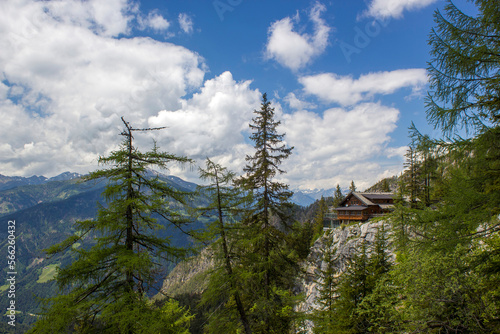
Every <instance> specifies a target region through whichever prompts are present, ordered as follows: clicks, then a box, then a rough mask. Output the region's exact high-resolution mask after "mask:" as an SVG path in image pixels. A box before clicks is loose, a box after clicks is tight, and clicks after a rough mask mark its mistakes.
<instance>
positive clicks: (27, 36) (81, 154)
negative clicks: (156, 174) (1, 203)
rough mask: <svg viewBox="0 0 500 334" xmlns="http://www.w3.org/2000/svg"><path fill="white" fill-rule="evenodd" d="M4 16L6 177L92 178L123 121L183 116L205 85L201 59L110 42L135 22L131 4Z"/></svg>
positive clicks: (144, 43)
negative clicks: (178, 112) (73, 174)
mask: <svg viewBox="0 0 500 334" xmlns="http://www.w3.org/2000/svg"><path fill="white" fill-rule="evenodd" d="M76 6H80V7H79V8H78V10H75V7H76ZM112 6H115V7H112ZM1 7H2V10H0V32H1V33H0V48H1V50H2V52H1V53H0V68H1V69H2V74H1V81H2V85H0V117H1V118H2V127H3V130H2V131H1V132H0V142H2V143H4V144H3V145H2V146H1V147H0V151H1V153H2V154H1V155H0V170H1V171H2V173H4V174H8V175H32V174H38V175H40V174H43V175H48V176H50V175H54V174H57V173H60V172H63V171H66V170H72V171H77V172H85V171H88V170H90V169H93V168H95V166H96V159H97V157H98V155H102V154H107V153H108V152H109V150H111V149H114V148H116V145H117V144H118V143H119V142H120V138H119V136H117V134H119V133H120V130H121V128H122V124H121V121H120V117H121V116H125V118H126V119H127V120H128V121H130V122H131V123H132V124H133V125H134V126H136V127H141V126H144V125H146V124H147V119H148V118H149V117H150V116H153V115H157V113H158V111H160V110H164V109H170V110H175V109H177V108H179V107H180V106H181V105H182V97H183V96H184V95H186V94H187V93H188V92H192V91H195V90H197V89H198V88H199V87H200V86H201V85H202V84H203V80H204V75H205V65H204V61H203V59H202V58H201V57H200V56H199V55H198V54H196V53H194V52H192V51H190V50H188V49H186V48H184V47H180V46H177V45H173V44H171V43H162V42H158V41H155V40H152V39H150V38H125V37H121V38H119V39H117V38H114V36H117V35H119V34H126V33H127V32H128V31H129V29H131V27H130V22H131V19H130V16H133V15H139V13H135V12H134V11H135V10H136V8H134V7H133V6H130V5H129V4H128V3H127V2H126V1H109V2H108V1H105V2H104V1H71V0H68V1H22V2H17V1H12V2H11V1H9V2H3V3H2V5H1ZM114 16H115V18H117V19H116V21H115V22H113V23H110V22H108V19H109V18H110V17H114ZM146 142H147V145H148V146H150V144H151V142H150V139H147V138H146V139H144V143H146Z"/></svg>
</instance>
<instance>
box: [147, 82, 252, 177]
mask: <svg viewBox="0 0 500 334" xmlns="http://www.w3.org/2000/svg"><path fill="white" fill-rule="evenodd" d="M250 83H251V81H243V82H236V81H235V80H234V79H233V76H232V74H231V73H230V72H224V73H222V74H221V75H219V76H217V77H215V78H214V79H211V80H207V81H206V82H205V84H204V85H203V87H202V88H201V91H200V92H199V93H196V94H194V95H193V97H192V98H191V99H188V100H183V101H182V105H181V106H180V108H178V109H172V110H162V111H160V112H159V113H158V114H157V115H156V116H152V117H150V118H149V119H148V125H150V126H154V127H159V126H167V127H168V129H167V131H162V132H161V133H160V134H158V136H159V138H160V141H161V142H164V143H169V149H172V150H173V151H174V152H179V153H182V154H186V155H188V156H189V157H191V158H194V159H197V160H204V159H205V158H206V157H211V158H213V159H214V160H216V161H218V162H219V163H226V164H227V166H228V167H229V168H230V169H233V170H235V171H236V170H240V169H241V168H242V167H243V166H244V159H245V154H246V153H248V148H249V147H250V146H248V145H245V134H246V133H247V132H248V123H249V121H250V120H251V118H252V117H253V110H255V109H258V107H259V104H260V99H261V94H260V93H259V91H258V90H252V89H250V87H249V86H250ZM242 152H243V154H242Z"/></svg>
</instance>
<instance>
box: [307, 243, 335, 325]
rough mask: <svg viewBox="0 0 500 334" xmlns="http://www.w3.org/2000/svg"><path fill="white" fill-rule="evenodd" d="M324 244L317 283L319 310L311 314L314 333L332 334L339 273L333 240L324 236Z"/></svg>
mask: <svg viewBox="0 0 500 334" xmlns="http://www.w3.org/2000/svg"><path fill="white" fill-rule="evenodd" d="M326 238H327V239H326V242H325V243H324V246H325V247H324V248H323V249H322V263H323V264H324V266H322V268H320V273H319V277H318V278H319V280H318V281H317V283H318V286H319V288H318V292H319V296H318V303H319V306H320V308H319V309H318V310H316V311H315V312H314V314H313V319H314V333H332V331H333V329H334V328H335V322H336V320H337V319H336V308H335V300H336V299H337V297H338V292H337V289H338V276H339V274H340V273H339V272H338V269H337V267H336V263H335V261H336V260H337V257H336V255H337V254H336V252H337V250H336V248H334V247H333V238H332V237H330V236H326Z"/></svg>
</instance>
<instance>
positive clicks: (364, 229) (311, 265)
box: [298, 221, 385, 333]
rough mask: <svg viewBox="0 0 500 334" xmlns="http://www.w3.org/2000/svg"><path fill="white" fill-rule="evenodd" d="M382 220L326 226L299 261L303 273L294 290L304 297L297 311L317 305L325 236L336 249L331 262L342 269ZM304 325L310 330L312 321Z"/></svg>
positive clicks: (380, 224)
mask: <svg viewBox="0 0 500 334" xmlns="http://www.w3.org/2000/svg"><path fill="white" fill-rule="evenodd" d="M384 224H385V222H384V221H378V222H367V223H364V224H355V225H349V226H341V227H338V228H335V229H333V230H327V231H326V232H325V233H324V234H323V236H322V237H320V238H318V240H316V242H315V243H314V245H313V246H312V248H311V252H310V254H309V256H308V257H307V260H306V262H305V263H304V264H303V269H304V271H305V272H306V274H305V276H304V277H303V278H302V279H301V280H300V281H299V286H298V290H299V291H300V292H301V293H304V295H305V301H304V302H303V303H301V304H300V305H299V306H298V310H299V311H302V312H306V313H310V312H312V311H313V310H315V309H317V308H318V303H317V299H318V296H319V291H318V283H319V280H320V270H321V269H325V268H326V263H325V262H324V261H323V259H322V253H323V250H324V249H325V247H326V246H325V245H326V244H327V242H326V241H327V239H328V238H332V239H333V243H332V246H331V247H332V248H336V249H337V252H336V254H337V258H336V260H335V263H334V265H335V267H336V268H338V269H339V271H341V272H343V271H344V270H345V268H346V264H347V260H348V259H349V258H350V257H352V255H353V254H354V253H355V252H356V250H357V249H358V248H359V247H360V245H361V243H362V242H363V241H365V242H366V243H367V245H368V246H369V245H370V244H371V243H373V242H374V240H375V235H376V233H377V231H378V229H379V228H380V227H382V225H384ZM304 329H305V330H306V332H307V333H312V323H311V322H307V323H306V328H304Z"/></svg>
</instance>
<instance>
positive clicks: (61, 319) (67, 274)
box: [31, 118, 191, 333]
mask: <svg viewBox="0 0 500 334" xmlns="http://www.w3.org/2000/svg"><path fill="white" fill-rule="evenodd" d="M122 121H123V124H124V126H125V129H124V131H123V132H122V133H121V135H122V136H123V137H124V140H123V142H122V143H121V146H120V148H119V149H118V150H117V151H113V152H112V153H111V154H110V155H109V156H108V157H101V158H100V159H99V163H100V164H103V165H108V166H110V167H109V168H105V169H101V170H97V171H95V172H92V173H90V174H89V175H88V176H86V177H85V179H86V180H87V181H90V180H96V179H105V180H106V181H107V182H108V184H107V186H106V188H105V190H104V192H103V197H104V199H105V200H106V202H107V205H101V206H100V208H99V212H98V214H97V218H96V219H92V220H87V221H80V222H77V223H76V230H77V232H76V233H75V235H73V236H71V237H69V238H68V239H66V240H65V241H63V242H62V243H60V244H57V245H55V246H53V247H51V248H50V249H48V250H47V253H48V254H49V255H51V254H55V253H58V252H61V251H64V250H66V249H69V248H71V251H72V252H73V254H74V257H75V260H74V262H72V263H71V264H70V265H68V266H66V267H63V268H60V269H59V270H58V275H57V279H56V280H57V283H58V285H59V287H60V288H61V291H62V292H63V293H62V294H61V295H60V296H57V297H54V298H52V299H51V300H50V301H49V304H48V305H49V307H48V309H46V311H45V313H44V314H43V316H42V317H41V319H40V320H39V321H38V322H37V323H36V324H35V326H34V328H33V329H32V331H31V332H33V333H54V332H57V333H75V332H76V333H153V332H155V333H186V332H187V330H188V328H189V321H190V318H191V317H190V316H189V312H188V311H187V310H184V309H182V308H180V307H179V305H178V303H177V302H176V301H174V300H171V299H170V300H168V301H167V302H166V304H165V305H164V307H163V308H157V307H155V306H154V305H153V304H152V303H151V302H150V301H149V300H148V299H147V295H146V292H147V291H148V289H149V288H150V287H151V286H152V284H153V283H154V280H155V278H156V277H155V276H156V274H157V273H158V271H159V269H160V268H161V266H162V265H163V264H165V263H166V262H165V261H178V260H179V259H182V258H183V257H184V256H185V255H186V254H187V250H186V249H183V248H179V247H175V246H173V245H171V244H170V237H169V236H166V237H160V236H158V231H159V230H161V229H163V228H164V227H165V226H164V225H163V223H161V222H159V218H161V219H163V220H165V221H166V224H168V225H172V226H174V227H176V228H180V229H183V228H184V227H185V224H186V223H187V221H186V220H185V219H184V218H183V215H182V214H181V213H180V212H179V211H178V208H179V206H182V205H183V204H184V203H185V200H186V198H187V196H188V195H189V194H188V193H184V192H181V191H179V190H176V189H175V188H173V187H171V186H170V185H168V184H167V183H166V182H164V181H162V180H161V179H160V178H159V177H157V176H152V173H151V172H150V171H149V169H148V168H160V169H167V168H168V167H169V165H170V164H173V163H180V164H185V163H189V162H191V160H190V159H188V158H186V157H179V156H176V155H173V154H169V153H165V152H161V151H159V150H158V148H157V146H156V144H155V145H154V147H153V149H152V150H151V151H149V152H146V153H142V152H140V151H139V150H138V149H137V148H136V147H135V146H134V144H133V139H134V133H136V132H142V131H152V130H159V129H161V128H148V129H135V128H133V127H132V126H131V125H130V124H129V123H128V122H126V121H125V120H124V119H123V118H122ZM92 239H93V240H92ZM91 240H92V243H91V244H90V245H89V246H83V247H79V248H76V247H72V246H73V245H74V244H75V243H76V242H79V243H82V244H83V245H87V243H88V242H89V241H91Z"/></svg>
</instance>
